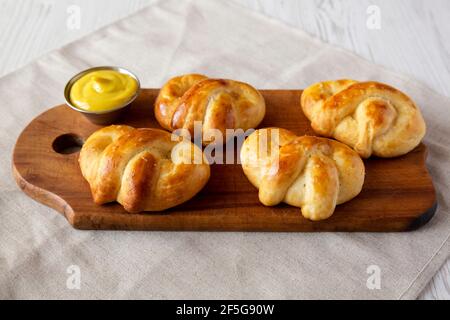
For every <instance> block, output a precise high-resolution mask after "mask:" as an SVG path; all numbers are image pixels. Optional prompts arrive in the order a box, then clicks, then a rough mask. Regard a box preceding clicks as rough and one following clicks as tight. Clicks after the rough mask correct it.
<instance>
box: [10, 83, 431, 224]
mask: <svg viewBox="0 0 450 320" xmlns="http://www.w3.org/2000/svg"><path fill="white" fill-rule="evenodd" d="M157 94H158V90H157V89H144V90H142V93H141V95H140V96H139V98H138V99H137V100H136V101H135V102H134V103H133V105H132V106H131V108H130V111H129V112H128V113H127V114H126V115H125V116H124V117H123V118H122V120H121V123H124V124H128V125H131V126H134V127H156V128H159V125H158V123H157V122H156V120H155V118H154V115H153V103H154V100H155V98H156V96H157ZM262 94H263V95H264V98H265V100H266V104H267V114H266V117H265V120H264V121H263V123H262V124H261V126H260V127H269V126H276V127H282V128H286V129H289V130H292V131H294V132H295V133H297V134H299V135H302V134H310V135H313V134H314V132H313V131H312V129H311V127H310V124H309V121H308V120H307V119H306V118H305V116H304V115H303V113H302V111H301V109H300V106H299V101H300V95H301V91H300V90H262ZM99 128H100V127H99V126H97V125H94V124H92V123H90V122H89V121H88V120H87V119H85V118H84V117H83V116H82V115H81V114H79V113H77V112H75V111H73V110H72V109H70V108H69V107H67V106H65V105H60V106H57V107H54V108H52V109H50V110H48V111H46V112H44V113H43V114H41V115H40V116H38V117H37V118H35V119H34V120H33V121H32V122H31V123H30V124H29V125H28V126H27V127H26V128H25V130H24V131H23V132H22V134H21V135H20V137H19V138H18V140H17V143H16V146H15V150H14V155H13V172H14V176H15V179H16V181H17V183H18V185H19V186H20V188H21V189H22V190H23V191H24V192H25V193H26V194H27V195H29V196H30V197H32V198H33V199H35V200H37V201H39V202H41V203H43V204H45V205H47V206H50V207H52V208H54V209H56V210H58V211H59V212H61V213H62V214H63V215H64V216H65V217H66V218H67V220H68V221H69V223H70V224H71V225H72V226H74V227H75V228H78V229H117V230H171V231H172V230H198V231H200V230H205V231H409V230H414V229H417V228H418V227H420V226H422V225H424V224H425V223H427V222H428V221H429V220H430V219H431V218H432V217H433V215H434V212H435V210H436V197H435V191H434V188H433V184H432V181H431V178H430V176H429V174H428V172H427V169H426V167H425V158H426V154H427V151H426V147H425V146H424V145H423V144H421V145H420V146H418V147H417V148H416V149H415V150H414V151H412V152H411V153H409V154H407V155H405V156H402V157H399V158H395V159H377V158H371V159H370V160H367V161H365V165H366V179H365V182H364V188H363V190H362V192H361V194H360V195H359V196H358V197H356V198H355V199H353V200H352V201H349V202H347V203H345V204H342V205H339V206H337V208H336V211H335V213H334V215H333V216H332V217H331V218H329V219H327V220H324V221H320V222H311V221H308V220H306V219H304V218H303V217H302V215H301V212H300V209H299V208H295V207H291V206H288V205H285V204H282V205H278V206H276V207H265V206H263V205H262V204H261V203H260V202H259V201H258V191H257V190H256V189H255V188H254V187H253V186H252V185H251V184H250V182H249V181H248V180H247V178H246V177H245V175H244V173H243V171H242V169H241V167H240V165H239V164H234V165H231V164H226V165H225V164H222V165H219V164H214V165H212V166H211V179H210V181H209V182H208V184H207V185H206V187H205V188H204V189H203V190H202V191H201V192H200V193H199V194H198V195H197V196H195V197H194V198H193V199H192V200H190V201H188V202H186V203H184V204H182V205H180V206H177V207H175V208H172V209H170V210H167V211H164V212H161V213H142V214H130V213H127V212H126V211H124V210H123V208H122V207H121V206H120V205H119V204H117V203H112V204H108V205H103V206H98V205H95V204H94V203H93V201H92V199H91V194H90V190H89V186H88V183H87V182H86V181H85V180H84V179H83V177H82V176H81V172H80V169H79V166H78V152H76V151H77V150H78V149H79V147H80V146H81V144H82V141H84V140H85V139H86V138H87V137H88V136H89V135H90V134H91V133H93V132H94V131H95V130H97V129H99ZM74 151H75V152H74ZM70 152H73V153H70Z"/></svg>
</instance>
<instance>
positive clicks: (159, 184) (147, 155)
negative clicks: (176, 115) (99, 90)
mask: <svg viewBox="0 0 450 320" xmlns="http://www.w3.org/2000/svg"><path fill="white" fill-rule="evenodd" d="M79 163H80V168H81V172H82V174H83V177H84V178H85V179H86V180H87V181H88V183H89V185H90V187H91V192H92V197H93V198H94V202H95V203H97V204H104V203H107V202H112V201H117V202H119V203H120V204H121V205H123V207H124V208H125V210H127V211H129V212H140V211H160V210H164V209H167V208H170V207H173V206H176V205H178V204H181V203H183V202H185V201H187V200H189V199H190V198H192V197H193V196H194V195H195V194H196V193H197V192H199V191H200V190H201V189H202V188H203V186H204V185H205V184H206V182H207V181H208V179H209V175H210V169H209V165H208V164H207V162H206V161H205V159H204V158H203V153H202V151H201V150H200V149H199V148H198V147H197V146H195V145H194V144H193V143H191V142H190V141H186V140H183V141H181V142H177V141H172V140H171V134H170V133H168V132H166V131H163V130H158V129H134V128H133V127H129V126H119V125H113V126H109V127H105V128H102V129H100V130H98V131H96V132H94V133H93V134H92V135H91V136H90V137H89V138H88V139H87V140H86V142H85V143H84V145H83V147H82V149H81V152H80V157H79Z"/></svg>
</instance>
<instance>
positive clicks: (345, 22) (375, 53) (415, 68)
mask: <svg viewBox="0 0 450 320" xmlns="http://www.w3.org/2000/svg"><path fill="white" fill-rule="evenodd" d="M151 2H152V0H129V1H119V0H96V1H90V0H36V1H29V0H0V30H2V32H1V33H0V75H3V74H6V73H9V72H12V71H14V70H16V69H17V68H20V67H21V66H23V65H25V64H26V63H28V62H30V61H31V60H33V59H34V58H37V57H39V56H41V55H42V54H44V53H45V52H47V51H49V50H52V49H55V48H57V47H59V46H62V45H64V44H66V43H68V42H71V41H73V40H75V39H77V38H80V37H81V36H83V35H86V34H88V33H90V32H92V31H94V30H96V29H98V28H99V27H101V26H103V25H105V24H108V23H111V22H113V21H114V20H117V19H120V18H122V17H124V16H126V15H128V14H131V13H133V12H134V11H136V10H137V9H139V8H141V7H143V6H145V5H147V4H149V3H151ZM235 2H238V3H239V4H241V5H243V6H246V7H248V8H250V9H252V10H255V11H258V12H261V13H264V14H266V15H269V16H271V17H273V18H275V19H279V20H281V21H284V22H286V23H288V24H290V25H291V26H293V27H298V28H301V29H303V30H305V31H307V32H309V33H311V34H312V35H314V36H316V37H319V38H321V39H322V40H324V41H327V42H330V43H332V44H336V45H338V46H341V47H344V48H346V49H348V50H351V51H354V52H356V53H358V54H360V55H361V56H363V57H365V58H366V59H368V60H370V61H373V62H375V63H377V64H381V65H384V66H386V67H388V68H390V69H392V70H395V71H398V72H403V73H407V74H409V75H412V76H413V77H414V78H416V79H418V80H420V81H422V82H424V83H425V84H427V85H428V86H430V87H431V88H433V89H435V90H436V91H438V92H440V93H442V94H445V95H447V96H450V87H449V86H448V85H447V84H448V83H449V82H450V72H449V65H448V61H449V60H450V43H449V42H448V41H445V39H448V38H450V28H448V21H447V20H448V17H449V16H450V2H449V1H447V0H430V1H423V0H396V1H389V0H328V1H323V0H309V1H308V0H303V1H273V0H235ZM73 4H75V5H78V6H79V7H80V8H81V13H82V20H81V25H80V29H68V28H67V26H66V23H67V17H68V13H67V10H68V7H69V6H70V5H73ZM372 5H376V6H378V7H379V8H380V14H381V15H380V16H381V28H380V29H375V30H373V29H368V28H367V27H366V22H367V19H368V17H369V15H368V14H367V10H368V8H369V6H372ZM99 12H101V14H99ZM411 52H413V53H414V54H411ZM421 298H422V299H450V260H448V261H447V263H446V264H445V265H444V266H443V267H442V268H441V270H440V271H439V273H438V274H437V275H436V276H435V277H434V279H433V281H431V283H430V284H429V285H428V287H427V288H426V289H425V290H424V293H423V294H422V296H421Z"/></svg>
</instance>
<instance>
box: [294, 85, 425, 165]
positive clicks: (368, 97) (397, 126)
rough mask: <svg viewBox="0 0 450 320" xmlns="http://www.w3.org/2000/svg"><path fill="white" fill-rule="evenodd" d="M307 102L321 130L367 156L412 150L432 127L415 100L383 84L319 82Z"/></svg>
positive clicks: (304, 102) (305, 105)
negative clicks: (427, 128) (426, 124)
mask: <svg viewBox="0 0 450 320" xmlns="http://www.w3.org/2000/svg"><path fill="white" fill-rule="evenodd" d="M301 105H302V108H303V112H304V113H305V115H306V117H307V118H308V119H309V120H310V121H311V126H312V128H313V129H314V131H315V132H317V133H318V134H320V135H323V136H326V137H334V138H335V139H337V140H339V141H341V142H343V143H345V144H347V145H349V146H351V147H352V148H353V149H355V150H356V151H357V152H358V153H359V154H360V155H361V156H362V157H364V158H368V157H370V156H371V155H375V156H379V157H395V156H399V155H403V154H406V153H408V152H409V151H411V150H412V149H414V148H415V147H416V146H417V145H418V144H419V143H420V141H421V140H422V138H423V137H424V135H425V131H426V126H425V122H424V120H423V117H422V114H421V113H420V110H419V108H418V107H417V106H416V105H415V104H414V102H413V101H412V100H411V99H410V98H409V97H408V96H407V95H405V94H404V93H402V92H400V91H399V90H397V89H395V88H392V87H390V86H388V85H386V84H382V83H378V82H356V81H354V80H337V81H326V82H320V83H316V84H314V85H312V86H310V87H308V88H307V89H306V90H305V91H304V92H303V94H302V97H301Z"/></svg>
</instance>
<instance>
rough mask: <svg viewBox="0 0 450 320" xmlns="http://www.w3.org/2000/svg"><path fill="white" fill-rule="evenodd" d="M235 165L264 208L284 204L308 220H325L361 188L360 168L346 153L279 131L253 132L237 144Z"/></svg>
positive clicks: (353, 154)
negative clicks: (239, 164) (238, 159)
mask: <svg viewBox="0 0 450 320" xmlns="http://www.w3.org/2000/svg"><path fill="white" fill-rule="evenodd" d="M277 137H278V138H277ZM267 141H268V142H269V143H268V144H266V142H267ZM241 162H242V168H243V170H244V173H245V175H246V176H247V178H248V179H249V180H250V182H251V183H252V184H253V185H254V186H255V187H256V188H258V189H259V200H260V201H261V202H262V203H263V204H264V205H266V206H274V205H277V204H279V203H280V202H285V203H287V204H290V205H292V206H296V207H300V208H301V209H302V214H303V216H304V217H305V218H307V219H310V220H323V219H327V218H328V217H330V216H331V215H332V214H333V212H334V209H335V207H336V205H337V204H341V203H344V202H346V201H349V200H350V199H352V198H354V197H356V196H357V195H358V194H359V192H360V191H361V189H362V185H363V183H364V172H365V171H364V164H363V162H362V160H361V158H360V157H359V156H358V154H357V153H356V152H355V151H353V150H352V149H351V148H349V147H348V146H346V145H344V144H342V143H340V142H337V141H334V140H330V139H326V138H318V137H310V136H302V137H298V136H296V135H295V134H294V133H292V132H290V131H288V130H285V129H279V128H268V129H260V130H256V131H255V132H254V133H252V134H251V135H250V136H249V137H248V138H247V140H245V142H244V144H243V145H242V149H241Z"/></svg>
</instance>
